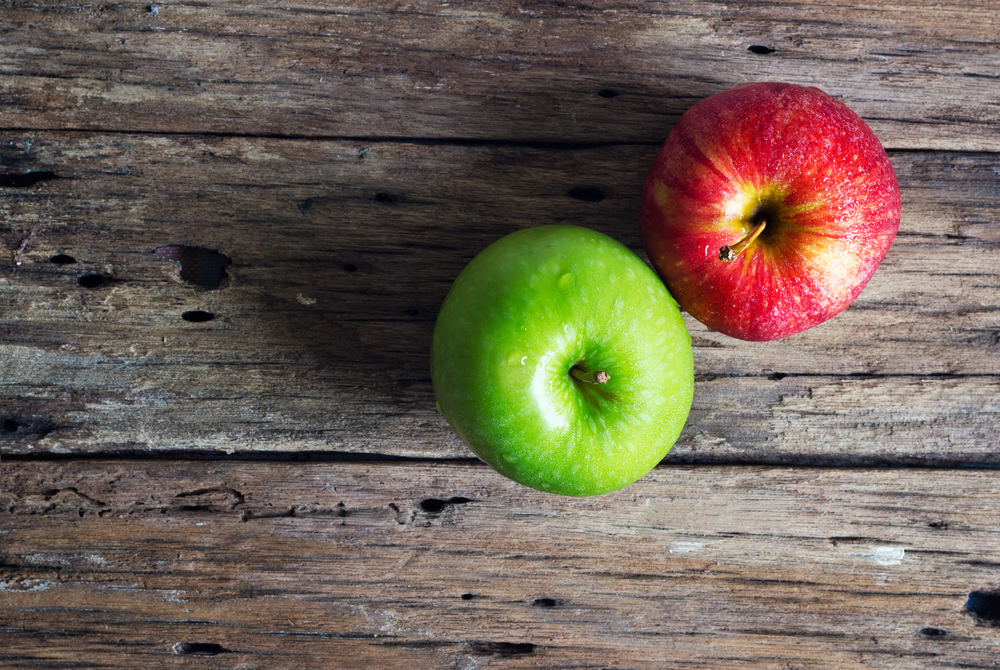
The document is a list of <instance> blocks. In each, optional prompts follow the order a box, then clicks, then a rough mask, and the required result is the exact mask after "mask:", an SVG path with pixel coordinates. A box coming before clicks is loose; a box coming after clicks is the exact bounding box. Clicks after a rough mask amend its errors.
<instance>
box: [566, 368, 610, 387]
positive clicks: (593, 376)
mask: <svg viewBox="0 0 1000 670" xmlns="http://www.w3.org/2000/svg"><path fill="white" fill-rule="evenodd" d="M569 373H570V374H571V375H573V376H574V377H576V378H577V379H579V380H580V381H582V382H587V383H588V384H607V383H608V382H609V381H610V380H611V375H609V374H608V373H607V372H605V371H604V370H598V371H597V372H584V371H583V370H581V369H580V368H578V367H576V366H573V367H572V368H570V369H569Z"/></svg>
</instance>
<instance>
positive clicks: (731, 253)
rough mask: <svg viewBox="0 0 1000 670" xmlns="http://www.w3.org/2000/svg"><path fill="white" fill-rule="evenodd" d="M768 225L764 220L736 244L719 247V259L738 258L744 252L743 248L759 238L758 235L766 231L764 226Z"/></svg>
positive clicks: (730, 260)
mask: <svg viewBox="0 0 1000 670" xmlns="http://www.w3.org/2000/svg"><path fill="white" fill-rule="evenodd" d="M766 225H767V220H766V219H765V220H763V221H761V222H760V223H758V224H757V225H756V226H754V227H753V228H751V229H750V232H749V233H747V236H746V237H744V238H743V239H742V240H740V241H739V242H737V243H736V244H734V245H732V246H730V245H728V244H727V245H726V246H724V247H722V248H721V249H719V260H720V261H726V262H727V263H729V262H732V261H734V260H736V257H737V256H739V255H740V254H741V253H743V250H744V249H746V248H747V247H749V246H750V244H751V243H752V242H753V241H754V240H756V239H757V236H758V235H760V234H761V233H762V232H763V231H764V226H766Z"/></svg>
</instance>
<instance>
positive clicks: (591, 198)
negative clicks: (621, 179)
mask: <svg viewBox="0 0 1000 670" xmlns="http://www.w3.org/2000/svg"><path fill="white" fill-rule="evenodd" d="M566 195H568V196H569V197H571V198H573V199H574V200H582V201H583V202H600V201H601V200H604V191H602V190H601V189H599V188H594V187H592V186H574V187H573V188H571V189H570V190H568V191H566Z"/></svg>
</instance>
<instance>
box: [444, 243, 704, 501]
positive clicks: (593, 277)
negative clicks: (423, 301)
mask: <svg viewBox="0 0 1000 670" xmlns="http://www.w3.org/2000/svg"><path fill="white" fill-rule="evenodd" d="M574 368H575V369H576V373H582V374H584V375H586V374H587V373H590V374H591V375H593V374H594V373H597V372H601V371H603V372H606V373H607V374H608V375H610V379H609V380H607V381H606V382H604V383H592V382H588V381H581V380H579V379H577V378H576V377H575V376H574V374H575V373H574V372H573V370H574ZM431 379H432V382H433V385H434V393H435V395H436V397H437V404H438V409H439V411H440V412H441V413H442V414H443V415H444V416H445V418H446V419H447V420H448V423H449V424H450V425H451V427H452V428H453V429H454V430H455V432H456V433H457V434H458V436H459V437H460V438H461V439H462V440H463V441H464V442H465V443H466V444H467V445H468V446H469V447H470V448H471V449H472V451H474V452H475V453H476V454H477V455H478V456H479V457H480V458H482V459H483V460H484V461H486V462H487V463H488V464H490V465H491V466H493V467H494V468H495V469H496V470H497V471H499V472H500V473H501V474H503V475H505V476H506V477H509V478H510V479H513V480H514V481H517V482H520V483H521V484H524V485H526V486H530V487H532V488H535V489H539V490H541V491H548V492H551V493H557V494H561V495H569V496H589V495H597V494H601V493H606V492H608V491H613V490H616V489H619V488H621V487H623V486H626V485H628V484H631V483H632V482H634V481H636V480H637V479H639V478H641V477H642V476H643V475H645V474H646V473H647V472H649V471H650V470H651V469H652V468H653V467H654V466H655V465H656V464H657V463H658V462H659V461H660V460H661V459H662V458H663V457H664V456H665V455H666V453H667V452H668V451H669V450H670V447H671V446H673V444H674V442H675V441H676V439H677V437H678V435H679V434H680V432H681V429H682V428H683V427H684V422H685V420H686V419H687V415H688V412H689V411H690V408H691V399H692V393H693V386H694V366H693V360H692V352H691V338H690V336H689V335H688V332H687V327H686V326H685V324H684V320H683V318H682V317H681V314H680V310H679V308H678V307H677V303H676V302H674V300H673V298H671V297H670V294H669V293H668V292H667V290H666V287H664V285H663V283H662V282H661V281H660V279H659V278H658V277H657V276H656V273H655V272H653V270H652V269H651V268H650V267H649V266H648V265H646V263H644V262H643V261H642V259H640V258H639V257H638V256H636V255H635V254H634V253H633V252H632V251H631V250H629V249H628V248H627V247H625V246H624V245H622V244H620V243H618V242H616V241H615V240H613V239H611V238H610V237H607V236H606V235H603V234H601V233H598V232H596V231H593V230H588V229H586V228H580V227H577V226H539V227H535V228H527V229H523V230H520V231H517V232H515V233H511V234H510V235H507V236H506V237H503V238H501V239H500V240H498V241H496V242H494V243H493V244H491V245H490V246H489V247H487V248H486V249H485V250H483V251H482V252H481V253H480V254H479V255H477V256H476V257H475V258H474V259H473V260H472V261H471V262H470V263H469V264H468V265H467V266H466V268H465V269H464V270H462V272H461V273H460V274H459V276H458V278H457V279H456V280H455V283H454V284H453V285H452V287H451V290H450V291H449V293H448V296H447V297H446V298H445V301H444V303H443V305H442V307H441V312H440V314H439V315H438V319H437V323H436V324H435V327H434V337H433V343H432V346H431Z"/></svg>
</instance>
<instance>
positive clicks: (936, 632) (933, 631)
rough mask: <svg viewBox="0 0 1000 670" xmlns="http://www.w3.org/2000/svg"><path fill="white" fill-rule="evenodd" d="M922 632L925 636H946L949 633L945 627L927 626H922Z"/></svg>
mask: <svg viewBox="0 0 1000 670" xmlns="http://www.w3.org/2000/svg"><path fill="white" fill-rule="evenodd" d="M920 634H921V635H923V636H924V637H944V636H945V635H947V634H948V631H946V630H944V629H943V628H933V627H927V628H921V629H920Z"/></svg>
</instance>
